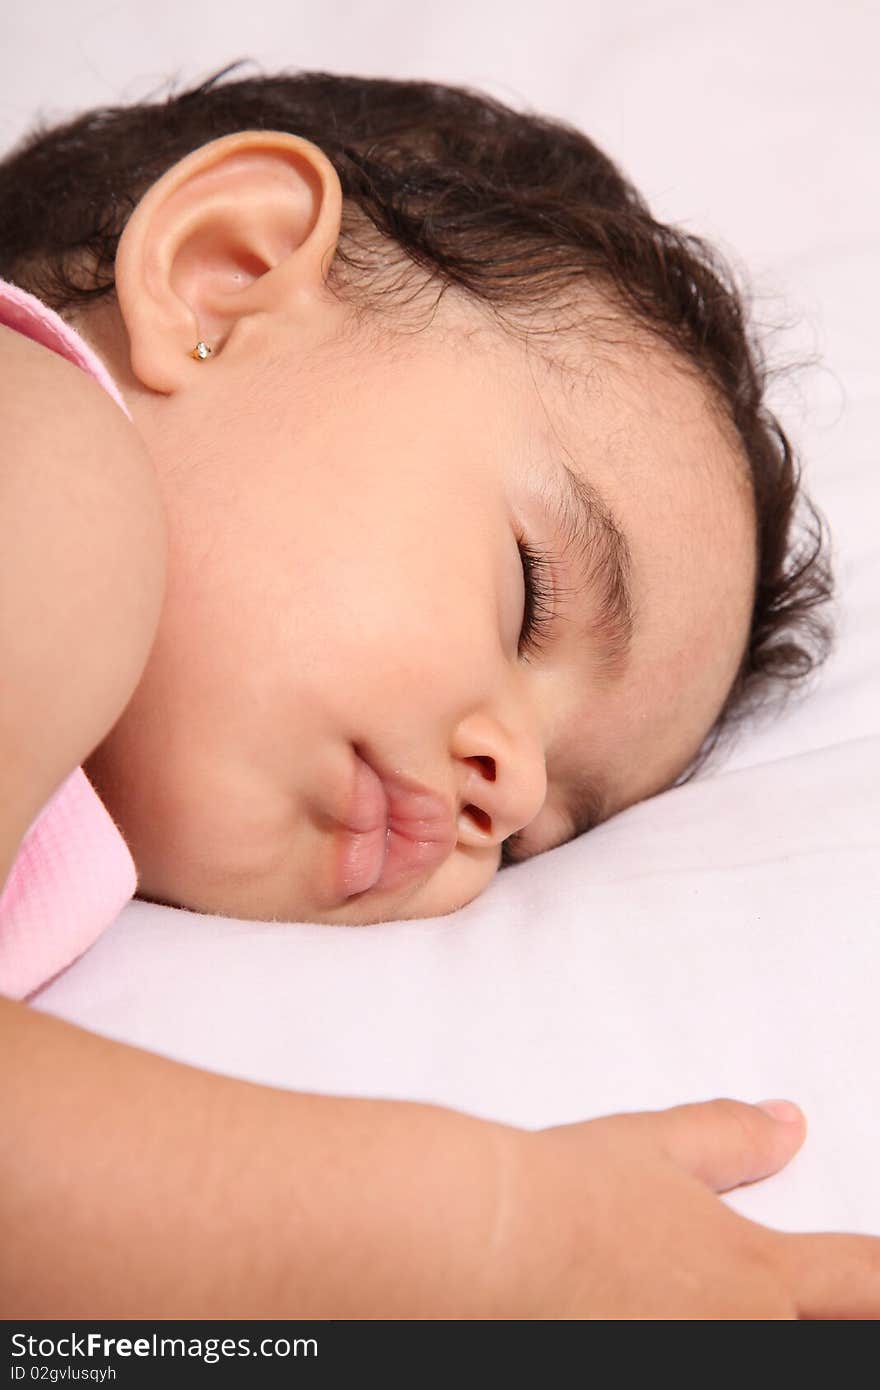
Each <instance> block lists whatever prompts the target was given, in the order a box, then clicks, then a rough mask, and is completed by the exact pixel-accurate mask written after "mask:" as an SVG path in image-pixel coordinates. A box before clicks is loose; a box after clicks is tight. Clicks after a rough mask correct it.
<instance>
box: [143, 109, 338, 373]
mask: <svg viewBox="0 0 880 1390" xmlns="http://www.w3.org/2000/svg"><path fill="white" fill-rule="evenodd" d="M341 219H342V186H341V184H340V182H339V176H338V174H337V173H336V170H335V169H334V167H333V165H332V164H331V163H330V160H329V159H328V158H327V156H326V155H325V154H324V152H323V150H321V149H320V148H319V147H318V146H317V145H315V144H313V143H312V141H310V140H304V139H303V138H302V137H301V136H297V135H290V134H287V133H286V132H284V131H273V130H269V131H265V130H246V131H239V132H237V133H236V134H234V135H226V136H223V137H221V138H220V139H218V140H212V141H210V142H209V143H208V144H206V145H202V146H200V147H199V149H197V150H194V151H193V152H192V153H191V154H188V155H186V156H184V158H183V159H181V160H179V161H178V162H177V163H176V164H174V165H172V167H171V168H170V169H168V170H167V171H166V173H164V174H163V175H162V177H161V178H160V179H158V180H157V182H156V183H154V184H153V185H152V187H151V188H149V189H148V190H147V192H146V193H145V194H144V196H143V198H142V199H141V200H140V202H139V203H138V205H137V207H136V208H135V210H134V212H133V213H132V215H131V217H130V218H129V220H128V222H127V224H126V226H125V229H124V231H123V233H122V236H121V237H120V240H119V246H118V249H117V254H116V293H117V300H118V304H119V309H120V313H121V314H122V317H123V319H124V321H125V325H126V328H127V330H128V336H129V341H130V344H131V363H132V369H133V371H134V373H135V375H136V376H137V377H138V378H139V379H140V380H141V381H142V382H143V384H144V385H145V386H148V387H149V388H150V389H151V390H153V391H158V392H161V393H162V394H165V395H170V394H172V393H173V392H175V391H177V390H179V389H181V388H184V387H185V386H186V384H187V383H189V382H192V381H193V380H194V378H193V372H198V371H200V369H201V368H202V364H201V362H199V361H198V360H196V359H193V357H192V356H191V354H192V351H193V349H194V348H195V346H196V344H197V343H199V342H204V343H206V344H207V345H208V347H210V349H211V357H212V358H216V356H217V355H218V353H219V352H222V351H223V350H224V347H225V345H226V343H227V341H228V340H229V339H230V338H231V336H232V333H233V329H235V328H236V326H237V325H239V324H241V325H242V326H244V325H245V324H246V321H247V320H249V319H252V318H254V317H255V316H257V315H265V314H270V315H277V316H280V317H283V318H284V319H285V321H290V320H293V322H294V325H295V324H297V323H299V322H301V321H302V320H303V319H304V318H306V317H308V315H309V313H310V312H314V309H315V306H323V305H324V304H325V302H326V299H327V293H326V289H325V282H326V279H327V275H328V274H329V270H330V265H331V263H332V261H333V256H334V254H335V251H336V246H337V243H338V240H339V231H340V224H341ZM238 336H239V338H241V336H242V335H241V334H239V335H238ZM244 336H245V337H246V336H247V335H246V334H245V335H244Z"/></svg>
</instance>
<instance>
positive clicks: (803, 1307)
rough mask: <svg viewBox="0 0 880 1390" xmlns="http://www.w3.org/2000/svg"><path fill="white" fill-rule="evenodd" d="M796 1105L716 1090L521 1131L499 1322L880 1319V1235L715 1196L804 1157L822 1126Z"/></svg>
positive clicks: (505, 1210) (507, 1217) (500, 1262)
mask: <svg viewBox="0 0 880 1390" xmlns="http://www.w3.org/2000/svg"><path fill="white" fill-rule="evenodd" d="M792 1114H793V1119H792V1120H789V1121H785V1120H781V1119H775V1118H773V1117H772V1116H771V1115H770V1114H767V1113H764V1111H762V1110H761V1109H759V1108H758V1107H757V1106H753V1105H746V1104H743V1103H741V1102H739V1101H733V1100H715V1101H709V1102H706V1103H704V1104H699V1105H681V1106H677V1107H676V1108H675V1109H671V1110H664V1111H656V1112H651V1113H643V1114H629V1115H612V1116H610V1117H608V1118H603V1119H599V1120H590V1121H587V1122H586V1123H582V1124H570V1125H559V1126H555V1127H553V1128H551V1129H544V1130H537V1131H534V1132H529V1131H525V1132H523V1131H521V1130H511V1131H508V1135H509V1144H508V1147H507V1148H506V1149H505V1151H504V1159H505V1165H506V1166H505V1171H504V1176H503V1179H502V1188H501V1193H500V1197H499V1211H498V1220H497V1225H496V1231H495V1238H494V1241H493V1260H492V1270H491V1271H490V1277H493V1278H497V1279H498V1280H499V1283H498V1285H497V1298H498V1305H497V1306H498V1312H497V1313H496V1314H495V1316H500V1317H507V1318H511V1317H512V1318H590V1319H605V1320H616V1319H623V1318H632V1319H655V1318H659V1319H692V1318H695V1319H704V1318H706V1319H716V1318H744V1319H768V1318H772V1319H776V1318H784V1319H792V1318H794V1319H797V1318H802V1319H810V1318H833V1319H839V1318H876V1317H878V1316H880V1239H874V1238H873V1237H871V1236H856V1235H791V1234H782V1233H780V1232H777V1231H771V1230H768V1229H767V1228H766V1227H763V1226H759V1225H757V1224H756V1223H754V1222H752V1221H748V1220H746V1219H745V1218H744V1217H742V1216H739V1215H737V1214H736V1213H735V1212H733V1211H731V1210H730V1208H729V1207H727V1206H726V1205H725V1204H724V1203H723V1202H720V1201H719V1200H718V1198H717V1197H716V1196H715V1195H714V1193H716V1192H724V1191H727V1190H728V1189H730V1188H733V1187H737V1186H739V1185H740V1184H742V1183H747V1182H752V1181H754V1180H756V1179H758V1178H763V1177H767V1176H769V1175H770V1174H771V1173H775V1172H776V1171H777V1170H778V1169H779V1168H782V1167H783V1166H784V1165H785V1164H786V1163H787V1162H788V1161H789V1159H790V1158H791V1157H792V1156H793V1154H794V1153H796V1151H797V1150H798V1149H799V1148H800V1146H801V1144H802V1143H803V1140H804V1135H805V1133H806V1124H805V1121H804V1118H803V1116H802V1115H801V1114H800V1112H799V1111H798V1110H796V1109H794V1107H792Z"/></svg>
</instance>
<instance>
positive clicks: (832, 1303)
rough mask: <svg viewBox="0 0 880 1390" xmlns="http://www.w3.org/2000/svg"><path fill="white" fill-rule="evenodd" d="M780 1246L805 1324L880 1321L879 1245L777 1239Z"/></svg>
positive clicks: (846, 1238)
mask: <svg viewBox="0 0 880 1390" xmlns="http://www.w3.org/2000/svg"><path fill="white" fill-rule="evenodd" d="M777 1241H778V1242H781V1243H782V1245H781V1248H782V1249H783V1251H784V1259H785V1262H786V1269H787V1270H788V1271H789V1285H788V1286H789V1288H790V1289H791V1292H792V1296H793V1299H794V1303H795V1306H796V1307H797V1310H798V1316H799V1317H800V1318H801V1319H817V1318H833V1319H845V1318H870V1319H874V1318H880V1239H877V1238H876V1237H875V1236H852V1235H825V1234H821V1235H789V1234H778V1236H777ZM777 1248H779V1247H777Z"/></svg>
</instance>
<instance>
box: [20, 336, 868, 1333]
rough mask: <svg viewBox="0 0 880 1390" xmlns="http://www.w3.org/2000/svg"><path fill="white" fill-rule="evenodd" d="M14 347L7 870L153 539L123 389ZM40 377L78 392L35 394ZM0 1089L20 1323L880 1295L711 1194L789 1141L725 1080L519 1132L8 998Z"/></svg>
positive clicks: (154, 581)
mask: <svg viewBox="0 0 880 1390" xmlns="http://www.w3.org/2000/svg"><path fill="white" fill-rule="evenodd" d="M0 340H2V341H0V412H2V413H0V419H2V420H3V422H4V424H5V425H6V428H7V440H8V441H9V442H8V446H7V448H6V451H5V453H4V458H3V463H2V468H0V515H2V518H3V527H4V535H5V536H7V537H8V538H9V543H8V544H5V545H4V546H3V547H0V653H2V670H3V683H2V689H0V774H2V777H3V795H2V797H0V865H3V866H4V867H3V868H2V869H0V875H5V873H6V871H7V870H8V867H9V865H10V864H11V862H12V860H13V857H14V854H15V850H16V848H17V845H18V843H19V840H20V838H21V836H22V834H23V833H24V831H25V830H26V828H27V825H28V824H29V822H30V820H31V819H32V817H33V816H34V815H35V814H36V813H37V811H38V810H39V809H40V806H41V805H42V804H43V802H44V801H45V799H46V798H47V797H48V795H50V794H51V792H52V791H53V790H54V788H55V787H56V786H57V785H59V783H60V782H61V780H62V779H63V777H64V776H65V775H66V774H67V773H69V772H70V771H72V770H73V769H74V768H75V767H76V766H77V765H78V764H79V763H80V762H81V761H82V760H83V759H84V758H85V757H87V756H88V754H89V753H90V752H91V751H92V749H93V748H94V747H95V746H97V744H98V743H99V742H100V740H101V738H102V737H103V736H104V735H105V733H107V732H108V731H109V729H110V728H112V726H113V724H114V722H115V720H116V719H117V718H118V717H119V715H120V713H121V712H122V710H123V709H124V707H125V705H126V703H127V701H128V700H129V699H130V697H131V694H132V693H133V691H134V689H135V687H136V684H137V681H138V679H139V677H140V674H141V672H142V669H143V666H144V664H145V662H146V659H147V656H148V653H149V647H150V644H151V642H152V640H153V635H154V632H155V625H156V621H157V618H158V612H159V606H160V604H161V595H162V588H163V584H164V561H165V551H164V547H165V544H166V540H165V532H164V518H163V516H162V512H161V506H160V502H159V497H158V489H157V488H156V484H155V479H154V477H153V476H152V470H151V465H150V463H149V459H148V458H147V456H146V454H145V451H144V449H143V447H142V445H141V444H140V441H139V440H138V439H137V438H136V437H135V436H134V434H133V431H132V428H131V427H130V426H129V424H128V422H127V421H126V420H125V417H124V416H123V415H122V413H121V412H120V411H119V410H118V408H117V407H116V406H115V405H114V404H113V403H112V402H111V401H110V400H109V398H107V399H106V400H105V399H104V398H103V395H102V393H101V392H100V388H98V387H97V386H95V385H94V383H91V382H90V381H89V379H88V378H87V377H86V376H85V374H84V373H79V372H78V369H76V368H75V367H72V366H71V365H70V364H67V363H64V362H63V361H62V360H61V359H60V358H58V359H54V358H52V356H51V354H47V355H46V356H42V357H41V356H39V354H40V353H44V352H45V350H44V349H40V348H37V347H36V346H33V347H29V346H28V345H27V344H25V345H24V347H22V344H21V341H20V340H19V339H17V338H16V340H15V342H14V343H11V342H10V340H9V338H8V336H7V337H6V338H5V339H4V338H3V334H2V333H0ZM26 352H27V353H29V354H30V357H29V360H28V362H27V363H26V362H25V355H24V354H25V353H26ZM50 359H51V360H50ZM40 372H47V373H49V374H51V375H52V376H53V378H54V379H53V383H52V391H53V392H54V398H55V399H56V401H59V402H60V403H61V407H62V409H63V412H64V413H62V414H59V415H54V416H51V417H50V416H39V414H38V412H39V411H40V410H42V409H43V408H44V402H45V400H46V399H47V398H51V397H50V396H49V395H47V382H46V381H44V382H43V383H42V385H41V384H40V383H39V381H38V379H37V378H38V376H39V373H40ZM92 388H94V389H92ZM96 392H97V394H95V393H96ZM0 1111H2V1113H3V1126H2V1130H0V1249H2V1252H3V1254H2V1258H0V1306H2V1308H3V1313H4V1316H5V1317H7V1318H9V1317H16V1318H19V1317H36V1318H40V1317H43V1318H45V1317H69V1318H77V1317H104V1318H107V1317H117V1318H118V1317H143V1318H157V1317H163V1316H164V1317H171V1318H181V1317H188V1316H191V1317H215V1318H224V1317H228V1318H235V1317H279V1318H290V1317H319V1318H339V1317H346V1316H349V1317H355V1318H364V1317H366V1318H371V1317H377V1318H381V1317H391V1318H418V1317H429V1318H438V1317H439V1318H442V1317H508V1318H510V1317H514V1318H516V1317H538V1318H540V1317H551V1318H552V1317H603V1318H606V1317H615V1318H616V1317H645V1316H648V1317H651V1316H660V1317H710V1316H744V1317H754V1316H764V1317H793V1316H796V1315H797V1312H798V1309H802V1310H804V1311H805V1312H806V1313H808V1314H811V1315H814V1316H816V1315H822V1314H825V1315H830V1316H841V1317H842V1316H863V1317H866V1316H867V1317H869V1316H877V1315H878V1313H880V1255H878V1247H880V1242H874V1241H871V1240H868V1239H860V1238H858V1237H846V1236H841V1237H808V1236H784V1235H778V1234H776V1233H774V1232H770V1231H765V1230H764V1229H763V1228H761V1227H759V1226H755V1225H753V1224H752V1223H750V1222H747V1221H745V1220H743V1219H742V1218H741V1217H739V1216H737V1215H736V1214H734V1213H733V1212H731V1211H729V1210H728V1209H727V1208H726V1207H725V1206H723V1205H722V1204H721V1203H720V1202H719V1201H718V1200H717V1198H715V1197H714V1196H713V1195H712V1191H711V1190H710V1189H711V1188H713V1187H715V1188H722V1187H731V1186H735V1185H736V1184H737V1183H739V1182H743V1181H748V1180H751V1179H754V1178H757V1177H761V1176H764V1175H766V1174H768V1173H770V1172H773V1171H775V1170H776V1169H777V1168H779V1167H780V1166H782V1164H783V1163H785V1162H786V1161H787V1160H788V1158H789V1157H790V1156H791V1154H792V1153H793V1152H794V1151H795V1149H796V1148H797V1147H798V1145H799V1144H800V1142H801V1140H802V1138H803V1129H802V1127H801V1126H800V1125H794V1126H786V1125H783V1124H780V1123H778V1122H776V1121H774V1120H772V1119H771V1118H769V1117H768V1116H766V1115H763V1114H762V1113H761V1112H759V1111H757V1110H754V1109H753V1108H752V1107H749V1106H740V1105H735V1104H734V1103H733V1102H723V1103H718V1104H717V1105H716V1106H696V1107H684V1108H683V1109H682V1110H680V1111H670V1112H664V1113H660V1114H658V1115H648V1116H618V1117H611V1118H610V1119H603V1120H597V1121H592V1122H590V1123H587V1124H582V1125H567V1126H562V1127H559V1128H556V1129H552V1130H546V1131H538V1132H537V1133H535V1134H532V1133H529V1132H526V1131H522V1130H518V1129H514V1128H512V1127H510V1126H506V1125H499V1124H494V1123H492V1122H490V1121H484V1120H479V1119H475V1118H472V1117H469V1116H466V1115H462V1114H458V1113H456V1112H454V1111H451V1110H447V1109H444V1108H442V1107H439V1106H432V1105H423V1104H418V1103H408V1102H392V1101H373V1100H356V1099H348V1098H333V1097H326V1096H317V1095H301V1094H296V1093H292V1092H287V1091H280V1090H276V1089H273V1088H270V1087H263V1086H256V1085H251V1084H249V1083H247V1082H242V1081H236V1080H234V1079H232V1078H229V1077H224V1076H218V1075H214V1074H212V1073H209V1072H203V1071H199V1070H197V1069H195V1068H192V1067H186V1066H183V1065H181V1064H179V1063H176V1062H172V1061H168V1060H166V1059H164V1058H162V1057H159V1056H155V1055H154V1054H152V1053H148V1052H144V1051H141V1050H139V1049H135V1048H131V1047H128V1046H124V1045H122V1044H120V1043H116V1042H112V1041H109V1040H107V1039H104V1038H101V1037H97V1036H94V1035H92V1034H90V1033H88V1032H86V1031H84V1030H83V1029H80V1028H75V1027H73V1026H72V1025H70V1024H67V1023H64V1022H61V1021H60V1020H58V1019H55V1018H52V1017H50V1016H48V1015H46V1014H43V1013H40V1012H38V1011H36V1010H33V1009H31V1008H28V1007H27V1006H25V1005H24V1004H18V1003H12V1002H10V1001H8V1000H2V999H0Z"/></svg>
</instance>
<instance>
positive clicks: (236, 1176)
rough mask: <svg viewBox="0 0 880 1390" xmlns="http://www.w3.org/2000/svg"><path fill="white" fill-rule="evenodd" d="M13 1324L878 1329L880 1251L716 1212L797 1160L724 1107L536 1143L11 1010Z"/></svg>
mask: <svg viewBox="0 0 880 1390" xmlns="http://www.w3.org/2000/svg"><path fill="white" fill-rule="evenodd" d="M0 1057H2V1059H3V1074H4V1079H3V1082H2V1096H0V1104H2V1107H3V1115H4V1123H3V1127H2V1137H0V1232H2V1240H0V1248H2V1251H3V1255H2V1258H0V1306H2V1308H3V1315H4V1317H6V1318H47V1317H48V1318H75V1319H81V1318H87V1317H92V1318H94V1317H100V1318H148V1319H156V1318H187V1317H192V1318H322V1319H333V1318H354V1319H358V1318H392V1319H399V1318H406V1319H410V1318H429V1319H435V1318H446V1319H455V1318H591V1319H595V1318H602V1319H617V1318H749V1319H751V1318H785V1319H790V1318H796V1317H798V1316H801V1317H834V1318H846V1317H861V1318H876V1317H877V1316H878V1315H880V1241H875V1240H872V1239H870V1238H868V1237H859V1236H806V1235H804V1236H801V1235H781V1234H778V1233H776V1232H773V1231H769V1230H765V1229H764V1228H763V1227H761V1226H757V1225H754V1224H753V1223H752V1222H749V1221H746V1220H744V1219H743V1218H742V1217H740V1216H738V1215H737V1214H735V1213H734V1212H732V1211H731V1210H729V1209H728V1208H727V1207H726V1206H724V1205H723V1204H722V1203H721V1202H719V1200H718V1199H717V1197H715V1196H714V1195H713V1193H712V1190H711V1189H712V1188H718V1189H726V1188H728V1187H731V1186H735V1185H736V1184H738V1183H740V1182H744V1181H749V1180H751V1179H754V1178H759V1177H763V1176H765V1175H767V1174H768V1173H770V1172H773V1171H775V1170H776V1169H777V1168H779V1167H781V1166H782V1164H783V1163H784V1162H785V1161H786V1160H787V1159H788V1158H789V1157H790V1156H791V1154H792V1152H793V1151H794V1150H795V1149H796V1148H797V1147H798V1145H799V1144H800V1142H801V1140H802V1138H803V1126H802V1124H800V1123H796V1124H788V1125H786V1124H783V1123H781V1122H779V1121H777V1120H773V1119H771V1118H770V1117H769V1116H768V1115H765V1114H763V1112H761V1111H760V1110H757V1109H755V1108H754V1107H752V1106H748V1105H741V1104H737V1103H736V1102H733V1101H716V1102H711V1103H709V1104H706V1105H694V1106H683V1107H680V1108H678V1109H676V1110H669V1111H662V1112H659V1113H657V1114H646V1115H621V1116H612V1117H610V1118H608V1119H601V1120H594V1121H590V1122H587V1123H585V1124H575V1125H565V1126H561V1127H558V1128H555V1129H550V1130H539V1131H537V1132H535V1133H530V1132H527V1131H523V1130H518V1129H514V1128H512V1127H509V1126H506V1125H500V1124H495V1123H493V1122H491V1121H485V1120H480V1119H476V1118H473V1117H470V1116H467V1115H463V1114H458V1113H457V1112H455V1111H452V1110H447V1109H445V1108H443V1107H440V1106H433V1105H423V1104H418V1103H411V1102H402V1101H382V1100H359V1099H349V1098H334V1097H328V1096H319V1095H303V1094H298V1093H295V1092H288V1091H281V1090H276V1089H274V1088H271V1087H266V1086H256V1085H252V1084H250V1083H248V1082H243V1081H236V1080H234V1079H232V1078H230V1077H225V1076H220V1075H215V1074H213V1073H209V1072H202V1071H198V1070H196V1069H195V1068H192V1067H188V1066H183V1065H181V1064H180V1063H177V1062H172V1061H168V1060H166V1059H165V1058H162V1057H158V1056H156V1055H154V1054H152V1053H149V1052H144V1051H140V1050H139V1049H135V1048H131V1047H128V1046H123V1045H121V1044H119V1043H115V1042H111V1041H109V1040H107V1039H105V1038H101V1037H97V1036H94V1035H92V1034H90V1033H87V1032H85V1031H84V1030H82V1029H80V1028H76V1027H73V1026H72V1025H71V1024H68V1023H63V1022H61V1021H60V1020H58V1019H55V1018H51V1017H50V1016H48V1015H45V1014H41V1013H38V1012H36V1011H35V1010H33V1009H28V1008H27V1007H26V1006H25V1005H23V1004H15V1003H11V1002H9V1001H0Z"/></svg>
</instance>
